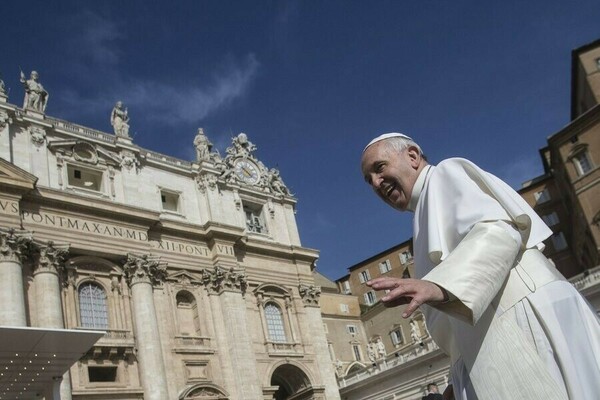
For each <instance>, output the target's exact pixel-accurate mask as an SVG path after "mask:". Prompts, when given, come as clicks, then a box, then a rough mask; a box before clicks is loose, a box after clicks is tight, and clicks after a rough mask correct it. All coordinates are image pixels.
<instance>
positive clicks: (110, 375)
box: [88, 367, 117, 382]
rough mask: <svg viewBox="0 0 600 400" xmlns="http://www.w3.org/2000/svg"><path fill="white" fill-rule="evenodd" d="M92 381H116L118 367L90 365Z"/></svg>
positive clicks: (89, 374)
mask: <svg viewBox="0 0 600 400" xmlns="http://www.w3.org/2000/svg"><path fill="white" fill-rule="evenodd" d="M88 378H89V381H90V382H116V381H117V367H88Z"/></svg>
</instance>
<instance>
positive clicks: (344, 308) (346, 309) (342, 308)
mask: <svg viewBox="0 0 600 400" xmlns="http://www.w3.org/2000/svg"><path fill="white" fill-rule="evenodd" d="M340 311H341V312H343V313H344V314H348V313H349V312H350V307H348V304H343V303H342V304H340Z"/></svg>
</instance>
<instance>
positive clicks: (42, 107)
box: [20, 71, 50, 112]
mask: <svg viewBox="0 0 600 400" xmlns="http://www.w3.org/2000/svg"><path fill="white" fill-rule="evenodd" d="M39 77H40V76H39V74H38V73H37V72H36V71H31V76H30V78H29V79H26V78H25V74H24V73H23V71H21V79H20V80H21V83H22V84H23V87H24V88H25V99H24V101H23V108H30V109H32V110H36V111H39V112H45V111H46V106H47V105H48V98H49V97H50V96H49V95H48V92H47V91H46V90H45V89H44V87H43V86H42V84H41V83H40V82H39Z"/></svg>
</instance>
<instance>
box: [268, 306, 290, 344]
mask: <svg viewBox="0 0 600 400" xmlns="http://www.w3.org/2000/svg"><path fill="white" fill-rule="evenodd" d="M265 318H266V320H267V329H268V330H269V339H270V340H271V341H273V342H277V343H286V342H287V339H286V337H285V328H284V327H283V317H282V316H281V310H280V309H279V307H277V306H276V305H275V304H273V303H269V304H267V305H266V306H265Z"/></svg>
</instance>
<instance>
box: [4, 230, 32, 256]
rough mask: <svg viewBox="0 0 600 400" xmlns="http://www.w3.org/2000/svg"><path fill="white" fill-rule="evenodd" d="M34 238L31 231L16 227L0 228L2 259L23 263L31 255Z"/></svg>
mask: <svg viewBox="0 0 600 400" xmlns="http://www.w3.org/2000/svg"><path fill="white" fill-rule="evenodd" d="M31 250H32V238H31V233H29V232H25V231H22V232H17V231H16V230H15V229H8V230H5V229H2V230H0V261H13V262H18V263H21V262H23V260H24V259H25V258H27V257H28V256H30V255H31Z"/></svg>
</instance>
